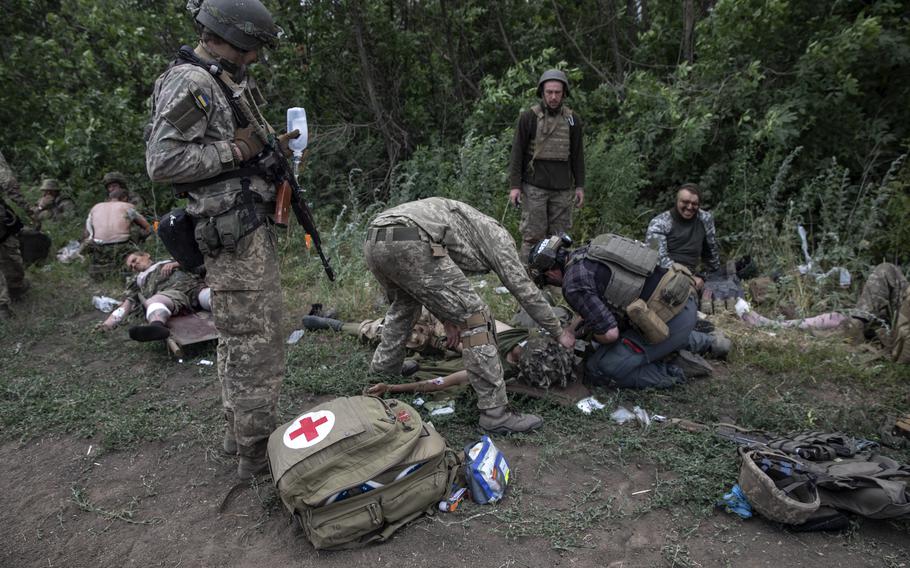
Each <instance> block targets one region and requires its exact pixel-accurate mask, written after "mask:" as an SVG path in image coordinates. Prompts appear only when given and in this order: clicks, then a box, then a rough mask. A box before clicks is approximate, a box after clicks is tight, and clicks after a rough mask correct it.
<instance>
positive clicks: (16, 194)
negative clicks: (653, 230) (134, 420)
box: [0, 152, 29, 212]
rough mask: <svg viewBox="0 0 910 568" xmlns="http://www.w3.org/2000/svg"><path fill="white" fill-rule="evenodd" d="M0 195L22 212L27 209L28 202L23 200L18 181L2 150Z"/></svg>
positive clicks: (0, 154) (0, 159) (0, 156)
mask: <svg viewBox="0 0 910 568" xmlns="http://www.w3.org/2000/svg"><path fill="white" fill-rule="evenodd" d="M0 197H2V198H4V199H7V200H8V201H11V202H12V203H15V204H16V205H18V206H19V207H20V208H22V211H24V212H28V211H29V207H28V202H27V201H25V197H23V195H22V191H20V189H19V182H18V181H16V176H15V175H14V174H13V169H12V168H10V167H9V164H7V163H6V159H5V158H4V157H3V152H0Z"/></svg>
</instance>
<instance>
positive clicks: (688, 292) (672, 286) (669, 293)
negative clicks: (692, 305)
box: [647, 263, 695, 322]
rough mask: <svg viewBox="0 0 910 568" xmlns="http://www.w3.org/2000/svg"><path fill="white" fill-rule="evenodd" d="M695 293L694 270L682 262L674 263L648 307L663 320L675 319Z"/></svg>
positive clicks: (652, 295) (656, 289) (655, 290)
mask: <svg viewBox="0 0 910 568" xmlns="http://www.w3.org/2000/svg"><path fill="white" fill-rule="evenodd" d="M694 293H695V280H694V279H693V278H692V272H691V271H689V269H688V268H686V267H685V266H683V265H681V264H675V263H674V264H673V266H671V267H670V268H669V270H667V273H666V274H664V276H663V278H661V279H660V282H658V283H657V287H656V288H654V292H653V293H652V294H651V297H650V298H648V302H647V304H648V309H650V310H651V311H652V312H654V313H655V314H657V317H658V318H660V320H661V321H664V322H668V321H670V320H671V319H673V318H674V317H675V316H676V315H677V314H678V313H679V312H681V311H682V310H683V308H684V307H685V306H686V301H687V300H688V299H689V297H690V296H692V294H694Z"/></svg>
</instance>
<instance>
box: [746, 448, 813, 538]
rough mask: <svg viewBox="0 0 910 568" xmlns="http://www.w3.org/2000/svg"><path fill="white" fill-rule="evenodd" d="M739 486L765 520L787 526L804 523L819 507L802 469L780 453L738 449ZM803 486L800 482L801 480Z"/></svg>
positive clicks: (799, 464) (810, 482)
mask: <svg viewBox="0 0 910 568" xmlns="http://www.w3.org/2000/svg"><path fill="white" fill-rule="evenodd" d="M739 454H740V459H742V466H741V467H740V470H739V486H740V487H741V488H742V490H743V493H744V494H745V495H746V497H747V498H748V499H749V503H750V504H751V505H752V507H753V508H754V509H755V510H756V511H758V513H759V514H760V515H762V516H763V517H765V518H766V519H769V520H772V521H777V522H779V523H784V524H787V525H801V524H803V523H805V522H806V521H807V520H808V519H809V517H811V516H812V514H813V513H815V511H817V510H818V508H819V506H820V505H821V500H820V498H819V496H818V490H817V489H816V487H815V485H814V483H812V481H811V479H809V476H808V475H806V474H807V472H806V470H805V468H804V466H803V465H802V464H801V463H799V462H797V461H795V460H793V459H792V458H789V457H787V456H785V455H783V454H778V453H776V452H765V451H759V450H750V449H746V448H741V449H740V451H739ZM801 477H802V478H805V479H806V482H805V483H799V482H798V481H799V479H800V478H801Z"/></svg>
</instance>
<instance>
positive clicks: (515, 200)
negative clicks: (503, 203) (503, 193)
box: [509, 187, 521, 207]
mask: <svg viewBox="0 0 910 568" xmlns="http://www.w3.org/2000/svg"><path fill="white" fill-rule="evenodd" d="M509 203H511V204H512V207H518V205H519V204H520V203H521V190H520V189H518V188H517V187H513V188H512V189H511V190H509Z"/></svg>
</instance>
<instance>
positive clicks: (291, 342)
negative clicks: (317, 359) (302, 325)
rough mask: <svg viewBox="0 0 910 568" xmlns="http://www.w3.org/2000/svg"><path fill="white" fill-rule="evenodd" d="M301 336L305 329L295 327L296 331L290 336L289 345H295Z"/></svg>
mask: <svg viewBox="0 0 910 568" xmlns="http://www.w3.org/2000/svg"><path fill="white" fill-rule="evenodd" d="M301 337H303V330H302V329H295V330H294V331H292V332H291V335H289V336H288V345H294V344H295V343H297V342H298V341H300V338H301Z"/></svg>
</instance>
